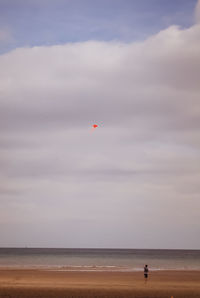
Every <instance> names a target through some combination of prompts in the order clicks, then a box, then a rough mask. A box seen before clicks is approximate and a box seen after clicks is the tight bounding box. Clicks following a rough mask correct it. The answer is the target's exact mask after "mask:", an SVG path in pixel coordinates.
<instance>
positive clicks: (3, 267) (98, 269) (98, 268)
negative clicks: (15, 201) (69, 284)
mask: <svg viewBox="0 0 200 298" xmlns="http://www.w3.org/2000/svg"><path fill="white" fill-rule="evenodd" d="M4 270H8V271H9V270H11V271H12V270H19V271H23V270H25V271H26V270H27V271H29V270H35V271H55V272H111V273H112V272H119V273H120V272H121V273H123V272H124V273H126V272H127V273H143V271H144V270H143V268H130V267H119V266H98V265H97V266H95V265H94V266H85V265H83V266H57V265H55V266H54V265H50V266H46V265H24V266H23V265H0V271H4ZM153 272H200V268H198V269H194V268H173V269H172V268H170V269H168V268H167V269H165V268H151V267H150V270H149V273H150V274H151V273H153Z"/></svg>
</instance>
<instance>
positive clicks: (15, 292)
mask: <svg viewBox="0 0 200 298" xmlns="http://www.w3.org/2000/svg"><path fill="white" fill-rule="evenodd" d="M0 297H4V298H25V297H26V298H33V297H35V298H36V297H41V298H42V297H45V298H47V297H48V298H51V297H56V298H64V297H65V298H67V297H74V298H75V297H93V298H95V297H96V298H97V297H116V298H117V297H124V298H125V297H138V298H139V297H140V298H141V297H143V298H144V297H146V298H148V297H151V298H153V297H154V298H156V297H166V298H171V297H173V298H179V297H185V298H192V297H200V272H199V271H180V272H178V271H155V272H151V273H150V274H149V279H148V281H147V283H145V281H144V277H143V273H142V272H141V273H140V272H78V271H76V272H68V271H53V270H52V271H51V270H50V271H45V270H33V269H30V270H23V269H17V270H16V269H1V270H0Z"/></svg>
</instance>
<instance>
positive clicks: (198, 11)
mask: <svg viewBox="0 0 200 298" xmlns="http://www.w3.org/2000/svg"><path fill="white" fill-rule="evenodd" d="M195 19H196V22H197V23H200V0H198V1H197V5H196V9H195Z"/></svg>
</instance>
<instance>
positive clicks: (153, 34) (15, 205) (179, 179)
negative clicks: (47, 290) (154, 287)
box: [0, 0, 200, 249]
mask: <svg viewBox="0 0 200 298" xmlns="http://www.w3.org/2000/svg"><path fill="white" fill-rule="evenodd" d="M0 53H1V54H0V204H1V208H0V246H14V247H17V246H19V247H22V246H29V247H108V248H109V247H112V248H114V247H116V248H192V249H200V237H199V234H200V220H199V218H200V211H199V210H200V97H199V96H200V1H199V2H198V3H197V1H196V0H190V1H188V0H169V1H164V0H103V1H102V0H73V1H72V0H66V1H64V0H58V1H57V0H55V1H54V0H52V1H51V0H50V1H46V0H43V1H39V0H38V1H37V0H30V1H27V0H26V1H25V0H15V1H14V0H9V1H6V0H0ZM93 124H98V128H96V129H95V130H94V131H92V125H93Z"/></svg>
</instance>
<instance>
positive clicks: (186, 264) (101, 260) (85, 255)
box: [0, 248, 200, 272]
mask: <svg viewBox="0 0 200 298" xmlns="http://www.w3.org/2000/svg"><path fill="white" fill-rule="evenodd" d="M145 264H147V265H148V266H149V270H150V271H155V270H200V250H169V249H167V250H165V249H78V248H0V268H21V269H26V268H31V269H34V268H35V269H44V270H56V271H120V272H121V271H124V272H131V271H143V268H144V265H145Z"/></svg>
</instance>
